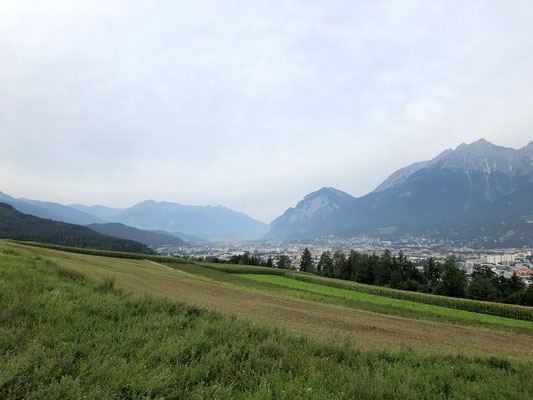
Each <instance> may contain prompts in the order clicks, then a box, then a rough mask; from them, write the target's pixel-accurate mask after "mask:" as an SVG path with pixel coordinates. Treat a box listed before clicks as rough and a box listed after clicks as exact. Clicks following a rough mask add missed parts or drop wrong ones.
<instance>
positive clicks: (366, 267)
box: [355, 254, 377, 285]
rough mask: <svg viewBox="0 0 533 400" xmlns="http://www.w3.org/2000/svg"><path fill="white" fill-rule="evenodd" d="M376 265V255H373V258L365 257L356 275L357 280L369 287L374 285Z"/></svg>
mask: <svg viewBox="0 0 533 400" xmlns="http://www.w3.org/2000/svg"><path fill="white" fill-rule="evenodd" d="M376 264H377V256H376V255H375V254H372V255H371V256H368V255H363V257H362V260H361V264H360V266H359V268H358V270H357V272H356V274H355V280H356V281H357V282H361V283H366V284H368V285H372V284H374V271H375V269H376Z"/></svg>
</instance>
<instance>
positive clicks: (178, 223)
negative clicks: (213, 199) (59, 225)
mask: <svg viewBox="0 0 533 400" xmlns="http://www.w3.org/2000/svg"><path fill="white" fill-rule="evenodd" d="M0 201H2V202H5V203H7V204H10V205H12V206H13V207H14V208H15V209H17V210H18V211H20V212H22V213H25V214H31V215H34V216H37V217H41V218H47V219H52V220H55V221H61V222H66V223H71V224H78V225H92V228H94V229H97V230H99V231H105V232H107V233H109V234H111V233H114V234H115V236H117V237H121V238H124V239H131V238H134V237H137V238H143V240H144V242H143V243H145V244H148V243H151V244H149V245H150V246H153V245H154V244H156V245H162V244H163V243H166V242H169V243H170V242H172V243H177V242H176V240H175V239H174V240H170V239H171V238H170V237H174V238H176V237H179V238H180V239H184V240H186V241H188V242H191V243H192V242H205V241H216V240H251V239H258V238H260V237H261V236H263V235H264V234H265V233H266V232H267V231H268V225H267V224H265V223H263V222H260V221H257V220H255V219H253V218H251V217H249V216H248V215H246V214H244V213H241V212H237V211H234V210H231V209H229V208H227V207H223V206H190V205H182V204H179V203H170V202H164V201H163V202H156V201H153V200H147V201H143V202H141V203H138V204H136V205H134V206H132V207H129V208H125V209H119V208H111V207H105V206H101V205H97V206H86V205H83V204H72V205H69V206H66V205H62V204H58V203H52V202H43V201H37V200H30V199H24V198H18V199H16V198H13V197H11V196H9V195H7V194H4V193H1V192H0ZM106 223H118V224H124V225H127V226H128V227H131V228H137V229H140V230H146V231H155V232H152V233H154V234H155V235H157V234H163V235H166V236H167V237H166V238H163V237H156V236H154V235H152V236H150V235H149V234H148V232H144V233H142V235H141V232H136V231H133V230H127V229H126V228H124V227H119V226H118V225H111V226H107V227H104V226H103V225H102V224H106ZM93 224H97V225H93ZM126 230H127V231H128V232H127V233H126ZM169 232H172V233H169ZM119 235H120V236H119ZM161 240H162V241H161ZM180 243H183V241H182V242H180ZM180 245H182V244H180Z"/></svg>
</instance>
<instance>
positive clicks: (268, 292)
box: [0, 241, 533, 361]
mask: <svg viewBox="0 0 533 400" xmlns="http://www.w3.org/2000/svg"><path fill="white" fill-rule="evenodd" d="M2 247H3V248H9V249H13V250H15V251H19V252H24V253H25V254H32V255H36V256H39V257H42V258H44V259H46V260H50V261H52V262H53V263H54V264H57V265H59V267H61V268H63V269H65V270H69V271H76V272H79V273H82V274H83V275H84V276H86V277H87V278H88V279H91V280H93V281H97V282H102V281H104V280H106V279H114V284H115V287H117V288H120V289H123V290H126V291H128V292H130V293H134V294H138V295H150V296H155V297H163V298H166V299H170V300H173V301H182V302H186V303H187V304H191V305H195V306H199V307H202V308H206V309H209V310H214V311H218V312H223V313H225V314H229V315H237V316H240V317H245V318H247V319H250V320H251V321H254V322H256V323H260V324H265V325H269V326H276V327H279V328H281V329H283V330H284V331H286V332H290V333H291V334H296V335H301V336H306V337H309V338H313V339H315V340H325V339H326V340H330V339H331V340H337V341H340V342H342V341H344V340H350V341H351V342H352V344H353V345H354V346H356V347H357V348H359V349H362V350H363V349H364V350H387V351H413V352H416V353H417V354H426V355H427V354H454V355H457V354H462V355H465V356H469V357H471V356H473V357H477V356H479V357H486V356H495V357H506V358H509V359H516V360H525V361H531V360H533V351H532V349H533V334H532V332H531V329H529V330H528V329H525V328H517V327H512V326H506V325H503V324H498V323H481V322H479V321H477V322H476V321H475V320H470V319H464V318H463V319H461V318H458V317H446V316H443V315H439V314H436V313H433V312H427V311H416V310H409V309H406V308H399V307H392V306H387V305H379V304H374V303H368V302H361V301H355V300H349V299H345V298H342V297H336V296H331V295H324V294H318V293H312V292H308V291H303V290H298V289H294V288H290V287H284V286H280V285H275V284H272V283H267V282H256V281H253V280H250V279H247V278H245V277H244V276H243V275H240V274H227V273H224V272H221V271H218V270H215V269H210V268H204V267H202V266H201V265H194V264H175V263H174V264H168V265H162V264H160V263H156V262H152V261H148V260H130V259H121V258H111V257H102V256H93V255H85V254H76V253H69V252H63V251H57V250H53V249H47V248H39V247H33V246H26V245H23V244H17V243H12V242H4V241H0V248H2Z"/></svg>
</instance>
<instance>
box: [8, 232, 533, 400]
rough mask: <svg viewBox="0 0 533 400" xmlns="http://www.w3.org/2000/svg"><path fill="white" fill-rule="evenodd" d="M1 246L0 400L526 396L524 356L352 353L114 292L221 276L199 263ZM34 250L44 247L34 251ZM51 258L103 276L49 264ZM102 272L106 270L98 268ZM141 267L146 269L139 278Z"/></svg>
mask: <svg viewBox="0 0 533 400" xmlns="http://www.w3.org/2000/svg"><path fill="white" fill-rule="evenodd" d="M13 247H18V248H19V250H22V251H27V252H26V253H24V254H22V253H19V252H18V251H14V250H13V249H12V248H13ZM0 248H1V249H0V398H6V399H15V398H28V399H41V398H132V399H140V398H258V399H259V398H261V399H262V398H274V399H278V398H279V399H287V398H291V399H292V398H310V399H324V398H347V399H354V398H364V399H384V398H402V399H419V398H427V399H445V398H465V399H466V398H468V399H488V398H501V399H529V398H531V396H533V368H532V364H531V359H530V360H524V361H516V360H509V359H506V358H501V357H485V356H480V357H471V356H466V355H439V354H427V353H426V354H423V353H419V352H416V351H413V350H410V351H393V352H391V351H383V350H359V349H357V348H355V347H354V346H353V345H351V344H349V343H347V342H344V343H340V344H339V343H337V344H334V343H324V342H317V341H314V340H310V339H307V338H303V337H296V336H293V335H291V334H288V333H285V332H284V331H281V330H279V329H275V328H267V327H265V326H262V325H257V324H254V323H251V322H249V321H246V320H243V319H240V318H235V317H230V316H226V315H223V314H221V313H218V312H214V311H207V310H205V309H202V308H198V307H195V306H191V305H186V304H183V303H177V302H175V301H171V300H167V299H162V298H159V299H156V298H154V297H144V296H135V295H133V294H129V293H127V292H123V291H121V290H117V289H116V288H115V286H119V282H123V283H124V284H125V283H127V282H128V280H127V279H126V277H129V279H133V278H134V277H137V279H146V278H147V277H148V276H152V277H153V279H152V280H154V281H156V282H155V283H156V286H159V285H158V284H159V283H162V282H165V281H166V279H164V278H169V277H174V278H175V282H176V283H178V282H180V281H182V282H185V283H186V284H187V285H192V286H193V289H195V287H194V285H199V283H200V282H203V283H205V285H207V286H205V287H204V289H209V288H214V287H215V286H216V285H215V282H214V281H213V280H212V278H213V277H214V276H215V275H216V274H223V273H221V272H217V271H213V270H210V269H204V270H205V271H206V276H201V275H195V274H191V273H189V272H186V271H180V270H175V269H172V268H169V267H164V266H160V265H157V264H154V263H153V262H150V261H146V260H126V259H116V258H115V259H111V258H107V257H97V256H88V255H81V254H74V253H64V252H62V253H61V254H57V253H59V252H57V251H55V250H50V249H42V248H31V247H25V246H22V245H12V244H7V243H6V242H2V243H0ZM35 251H41V252H43V253H45V254H44V255H43V256H36V255H32V254H30V253H31V252H35ZM54 254H55V257H57V258H58V259H61V260H63V263H64V264H65V265H69V263H71V265H77V266H78V269H84V270H85V272H86V273H87V277H88V276H90V275H92V276H95V277H96V276H99V278H98V279H96V280H93V279H89V278H87V277H86V276H85V275H84V274H80V273H79V272H75V271H73V268H71V267H69V268H66V267H60V266H58V265H56V264H55V263H54V262H51V261H50V259H51V258H52V257H53V255H54ZM82 259H85V261H86V264H85V265H81V264H83V263H80V262H79V261H80V260H82ZM119 264H123V265H119ZM127 265H128V266H129V269H130V271H131V272H130V273H129V274H128V272H127V271H126V266H127ZM173 265H174V266H175V267H179V268H182V267H183V268H191V267H194V266H191V265H187V264H185V265H180V264H173ZM150 267H152V268H151V270H150ZM106 268H107V273H108V275H107V276H106V275H101V274H100V275H98V273H97V274H94V272H95V271H101V270H103V269H106ZM199 268H202V267H199ZM143 270H150V271H149V273H148V275H144V276H143V275H142V273H141V272H140V271H143ZM110 272H111V276H114V278H115V279H114V280H113V279H109V277H110V275H109V273H110ZM225 275H226V276H228V274H225ZM229 277H230V278H231V279H246V278H243V277H239V276H229ZM250 282H253V281H250ZM209 285H215V286H209ZM219 285H220V286H221V287H224V286H229V284H228V283H227V282H226V283H222V284H219ZM142 286H143V285H141V287H142ZM171 286H172V285H170V287H171ZM148 287H150V285H148ZM196 288H198V286H196ZM162 289H163V290H164V289H165V287H163V288H162ZM176 289H177V290H176V291H178V292H179V291H180V290H179V288H176ZM254 290H255V289H254ZM128 291H130V290H128ZM206 293H208V290H206V292H204V294H206ZM247 293H249V294H251V295H255V296H257V293H255V292H254V291H250V292H247ZM279 298H280V300H283V296H280V297H279ZM220 299H221V298H219V300H220ZM303 303H304V302H302V304H303ZM369 315H371V314H369ZM443 326H444V325H443ZM444 333H445V332H444ZM478 333H479V334H481V335H482V334H483V331H479V332H478ZM515 337H516V338H519V337H521V336H519V335H516V336H515ZM444 340H446V339H444ZM487 345H490V344H487ZM522 345H523V344H522ZM382 347H386V346H382ZM526 348H527V347H526Z"/></svg>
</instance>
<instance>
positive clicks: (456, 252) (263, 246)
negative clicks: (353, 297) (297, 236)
mask: <svg viewBox="0 0 533 400" xmlns="http://www.w3.org/2000/svg"><path fill="white" fill-rule="evenodd" d="M306 248H308V249H309V250H310V252H311V254H312V257H313V260H314V262H315V263H317V262H318V260H319V259H320V256H321V255H322V253H323V252H325V251H329V252H330V253H332V254H333V253H334V252H336V251H341V252H343V253H344V254H345V255H346V256H348V254H349V253H350V251H351V250H355V251H357V252H360V253H367V254H372V253H375V254H377V255H381V254H383V253H384V252H385V250H389V251H391V252H392V253H393V254H398V253H399V252H403V254H404V255H405V256H406V257H407V259H408V260H409V261H411V262H412V263H413V264H414V265H416V266H417V267H418V268H420V269H423V265H424V264H425V263H426V262H427V260H428V259H429V258H433V259H434V260H435V261H441V262H444V261H445V260H447V259H450V258H452V259H454V260H455V262H456V264H457V265H458V266H459V267H461V268H462V269H464V270H465V272H466V274H467V275H470V274H471V273H472V271H473V268H474V267H476V266H488V267H490V268H491V269H492V270H493V271H494V272H495V273H496V274H498V275H502V276H505V277H506V278H510V277H511V276H512V275H513V273H514V272H516V274H517V275H518V276H519V277H520V278H521V279H522V280H523V281H524V282H525V283H526V284H528V285H529V284H531V283H533V249H532V248H525V247H524V248H501V249H473V248H469V247H456V246H454V245H453V242H447V241H442V240H431V239H427V238H423V237H408V238H404V239H400V240H396V241H388V240H381V239H379V238H373V237H366V236H359V237H353V238H336V237H324V238H321V239H316V240H314V241H311V242H309V243H304V242H301V243H284V242H275V241H271V242H220V243H210V244H204V245H197V246H193V247H175V248H171V247H166V248H160V249H158V251H159V252H161V253H166V254H170V255H174V256H179V257H185V258H189V259H194V260H202V261H211V262H229V260H230V259H231V257H232V256H235V255H243V254H245V253H249V254H250V255H256V256H259V257H261V259H264V260H267V259H268V258H269V257H270V258H272V260H273V263H274V266H275V265H276V259H277V257H278V256H280V255H287V256H288V257H289V259H290V261H291V265H292V266H293V267H295V268H296V269H298V268H299V264H300V260H301V256H302V252H303V251H304V249H306Z"/></svg>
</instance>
